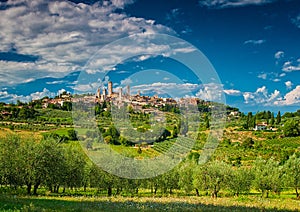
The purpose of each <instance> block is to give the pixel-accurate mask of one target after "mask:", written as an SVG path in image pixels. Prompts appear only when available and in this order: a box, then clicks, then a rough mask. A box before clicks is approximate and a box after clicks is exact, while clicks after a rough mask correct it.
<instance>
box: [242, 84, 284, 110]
mask: <svg viewBox="0 0 300 212" xmlns="http://www.w3.org/2000/svg"><path fill="white" fill-rule="evenodd" d="M243 97H244V100H245V103H246V104H252V105H257V104H259V105H265V106H270V105H273V104H274V102H276V101H278V100H279V99H280V98H281V94H280V91H278V90H274V92H273V93H270V94H269V92H268V89H267V87H266V86H262V87H260V88H258V89H257V90H256V91H255V92H244V93H243Z"/></svg>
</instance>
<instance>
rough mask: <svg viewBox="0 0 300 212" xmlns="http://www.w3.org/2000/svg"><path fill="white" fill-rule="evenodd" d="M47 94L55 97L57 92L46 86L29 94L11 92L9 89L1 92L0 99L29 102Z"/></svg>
mask: <svg viewBox="0 0 300 212" xmlns="http://www.w3.org/2000/svg"><path fill="white" fill-rule="evenodd" d="M45 96H49V97H54V96H55V93H53V92H50V91H49V90H48V89H47V88H44V89H43V90H42V91H38V92H34V93H31V94H30V95H27V96H24V95H17V94H11V93H8V92H7V91H4V92H0V101H3V100H5V101H6V102H16V101H17V100H20V101H22V102H29V101H32V100H36V99H41V98H43V97H45Z"/></svg>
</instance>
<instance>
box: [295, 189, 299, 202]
mask: <svg viewBox="0 0 300 212" xmlns="http://www.w3.org/2000/svg"><path fill="white" fill-rule="evenodd" d="M295 190H296V196H297V199H299V197H300V195H299V192H298V188H297V187H296V188H295Z"/></svg>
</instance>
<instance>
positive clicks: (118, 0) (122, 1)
mask: <svg viewBox="0 0 300 212" xmlns="http://www.w3.org/2000/svg"><path fill="white" fill-rule="evenodd" d="M111 2H112V4H113V5H114V6H116V7H117V8H122V9H123V8H124V6H125V5H127V4H132V3H134V0H111Z"/></svg>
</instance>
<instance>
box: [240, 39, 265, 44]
mask: <svg viewBox="0 0 300 212" xmlns="http://www.w3.org/2000/svg"><path fill="white" fill-rule="evenodd" d="M265 42H266V40H246V41H245V42H244V44H253V45H259V44H263V43H265Z"/></svg>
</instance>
